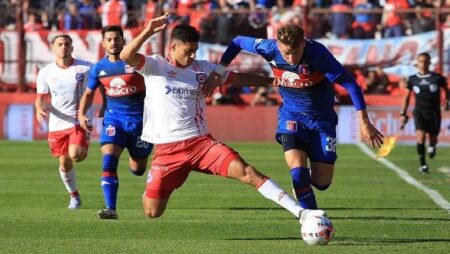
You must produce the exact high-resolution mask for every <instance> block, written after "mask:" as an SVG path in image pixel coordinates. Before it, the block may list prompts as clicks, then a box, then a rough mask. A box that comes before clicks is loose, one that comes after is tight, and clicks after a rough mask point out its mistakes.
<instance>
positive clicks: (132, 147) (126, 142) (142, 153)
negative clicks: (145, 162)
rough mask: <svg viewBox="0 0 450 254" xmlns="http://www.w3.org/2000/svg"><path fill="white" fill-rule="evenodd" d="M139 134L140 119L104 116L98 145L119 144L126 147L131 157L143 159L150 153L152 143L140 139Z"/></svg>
mask: <svg viewBox="0 0 450 254" xmlns="http://www.w3.org/2000/svg"><path fill="white" fill-rule="evenodd" d="M141 134H142V121H124V120H123V119H115V118H109V117H105V118H104V119H103V128H102V132H101V134H100V145H101V146H103V145H106V144H115V145H119V146H121V147H122V148H127V150H128V152H129V153H130V156H131V157H132V158H135V159H144V158H147V157H148V156H149V155H150V154H151V152H152V149H153V144H150V143H147V142H145V141H143V140H141Z"/></svg>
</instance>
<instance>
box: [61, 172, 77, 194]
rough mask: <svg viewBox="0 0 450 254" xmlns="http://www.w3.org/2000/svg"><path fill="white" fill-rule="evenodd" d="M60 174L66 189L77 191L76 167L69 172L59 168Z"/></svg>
mask: <svg viewBox="0 0 450 254" xmlns="http://www.w3.org/2000/svg"><path fill="white" fill-rule="evenodd" d="M59 175H60V176H61V180H62V181H63V183H64V186H66V189H67V191H68V192H69V193H71V194H72V193H74V192H77V183H76V181H75V169H74V168H72V169H71V170H69V171H68V172H64V171H62V170H61V169H59Z"/></svg>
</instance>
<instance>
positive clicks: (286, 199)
mask: <svg viewBox="0 0 450 254" xmlns="http://www.w3.org/2000/svg"><path fill="white" fill-rule="evenodd" d="M258 192H259V193H261V195H263V196H264V197H265V198H267V199H270V200H272V201H274V202H275V203H277V204H278V205H280V206H282V207H284V209H286V210H288V211H289V212H291V213H292V214H293V215H294V216H295V217H297V218H298V216H299V214H300V211H301V210H303V208H301V207H300V206H299V205H298V204H297V202H295V200H294V199H292V198H291V197H290V196H289V195H288V194H287V192H285V191H284V190H283V189H281V188H280V187H279V186H278V185H277V184H276V183H275V182H274V181H272V180H271V179H267V180H266V181H265V182H264V183H263V184H262V185H261V186H259V188H258Z"/></svg>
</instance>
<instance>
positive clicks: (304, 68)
mask: <svg viewBox="0 0 450 254" xmlns="http://www.w3.org/2000/svg"><path fill="white" fill-rule="evenodd" d="M298 73H299V74H306V75H309V74H310V72H309V65H308V64H300V65H299V66H298Z"/></svg>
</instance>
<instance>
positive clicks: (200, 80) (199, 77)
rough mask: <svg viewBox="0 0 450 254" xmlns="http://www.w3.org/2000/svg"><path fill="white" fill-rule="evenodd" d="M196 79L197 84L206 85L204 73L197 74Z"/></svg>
mask: <svg viewBox="0 0 450 254" xmlns="http://www.w3.org/2000/svg"><path fill="white" fill-rule="evenodd" d="M196 78H197V82H198V83H200V84H205V83H206V79H207V76H206V74H205V73H203V72H199V73H197V77H196Z"/></svg>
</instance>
